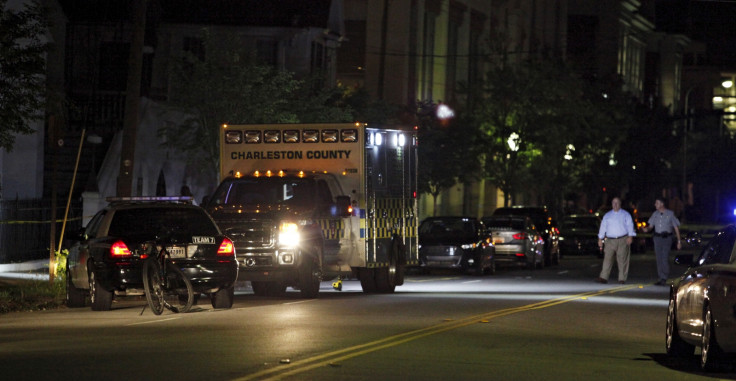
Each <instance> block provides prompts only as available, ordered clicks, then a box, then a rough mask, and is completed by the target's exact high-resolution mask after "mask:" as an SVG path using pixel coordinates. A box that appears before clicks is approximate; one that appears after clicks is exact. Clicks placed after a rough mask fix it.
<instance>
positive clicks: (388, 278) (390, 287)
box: [375, 266, 396, 294]
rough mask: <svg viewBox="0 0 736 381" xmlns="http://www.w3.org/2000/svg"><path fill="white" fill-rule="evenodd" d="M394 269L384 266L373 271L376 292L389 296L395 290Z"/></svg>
mask: <svg viewBox="0 0 736 381" xmlns="http://www.w3.org/2000/svg"><path fill="white" fill-rule="evenodd" d="M395 272H396V267H395V266H394V267H391V266H386V267H380V268H377V269H375V279H376V292H379V293H382V294H390V293H392V292H394V290H396V283H395V281H394V275H395Z"/></svg>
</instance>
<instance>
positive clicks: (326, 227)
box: [317, 219, 345, 239]
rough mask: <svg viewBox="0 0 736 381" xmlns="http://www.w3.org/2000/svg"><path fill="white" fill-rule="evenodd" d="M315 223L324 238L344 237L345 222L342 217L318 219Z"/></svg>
mask: <svg viewBox="0 0 736 381" xmlns="http://www.w3.org/2000/svg"><path fill="white" fill-rule="evenodd" d="M317 223H319V227H320V229H322V235H323V236H324V237H325V239H340V238H345V224H344V223H343V222H342V219H320V220H317Z"/></svg>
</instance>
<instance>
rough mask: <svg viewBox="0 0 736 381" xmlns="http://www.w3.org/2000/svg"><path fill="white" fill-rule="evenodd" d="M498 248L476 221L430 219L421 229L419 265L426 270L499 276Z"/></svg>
mask: <svg viewBox="0 0 736 381" xmlns="http://www.w3.org/2000/svg"><path fill="white" fill-rule="evenodd" d="M495 260H496V257H495V247H494V246H493V243H492V242H491V237H490V236H489V235H488V234H486V230H485V228H484V227H483V224H482V223H481V222H480V221H479V220H478V219H477V218H474V217H430V218H427V219H425V220H423V221H422V223H421V224H420V225H419V263H420V266H421V267H422V268H424V269H457V270H460V271H463V272H466V271H472V272H473V273H474V274H476V275H483V274H493V273H495V272H496V262H495Z"/></svg>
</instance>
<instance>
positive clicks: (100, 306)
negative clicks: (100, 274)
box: [89, 271, 112, 311]
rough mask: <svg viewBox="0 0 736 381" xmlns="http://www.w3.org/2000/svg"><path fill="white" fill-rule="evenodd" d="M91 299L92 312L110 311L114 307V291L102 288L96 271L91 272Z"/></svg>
mask: <svg viewBox="0 0 736 381" xmlns="http://www.w3.org/2000/svg"><path fill="white" fill-rule="evenodd" d="M89 297H90V300H91V302H92V311H109V310H110V307H112V291H108V290H106V289H105V288H104V287H102V285H101V284H100V281H98V280H97V277H96V276H95V272H94V271H90V272H89Z"/></svg>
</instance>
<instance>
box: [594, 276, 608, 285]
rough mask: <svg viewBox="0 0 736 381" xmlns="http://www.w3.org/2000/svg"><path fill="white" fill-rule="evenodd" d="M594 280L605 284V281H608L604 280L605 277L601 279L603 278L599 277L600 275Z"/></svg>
mask: <svg viewBox="0 0 736 381" xmlns="http://www.w3.org/2000/svg"><path fill="white" fill-rule="evenodd" d="M595 281H596V282H598V283H603V284H606V283H608V280H606V279H603V278H601V277H598V279H596V280H595Z"/></svg>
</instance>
